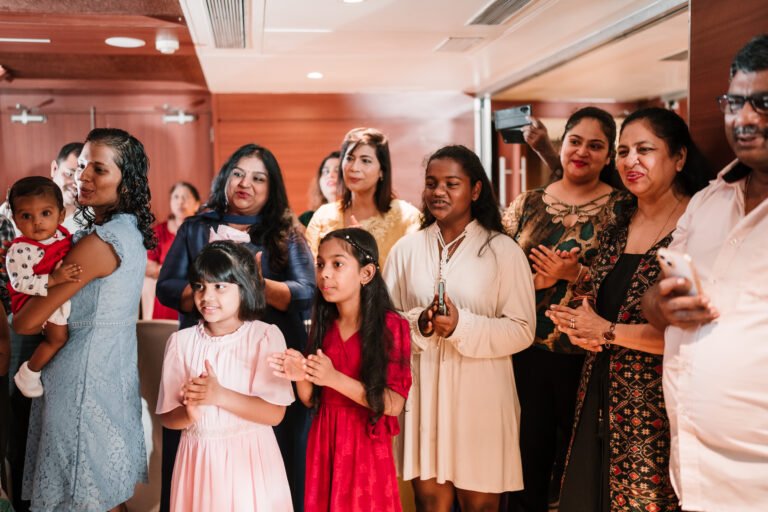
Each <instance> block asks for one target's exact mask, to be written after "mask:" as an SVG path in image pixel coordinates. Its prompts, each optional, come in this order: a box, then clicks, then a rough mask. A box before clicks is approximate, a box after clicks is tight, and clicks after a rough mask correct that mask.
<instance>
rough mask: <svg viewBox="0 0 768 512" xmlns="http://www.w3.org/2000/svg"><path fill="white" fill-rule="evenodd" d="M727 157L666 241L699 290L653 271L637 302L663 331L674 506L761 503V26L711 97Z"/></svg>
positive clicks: (765, 100) (766, 358)
mask: <svg viewBox="0 0 768 512" xmlns="http://www.w3.org/2000/svg"><path fill="white" fill-rule="evenodd" d="M718 102H719V104H720V108H721V110H722V111H723V114H724V116H725V135H726V138H727V139H728V143H729V144H730V146H731V148H732V149H733V151H734V152H735V154H736V158H737V160H736V161H734V162H733V163H731V164H730V165H728V166H727V167H726V168H725V169H723V171H722V172H720V174H719V175H718V177H717V179H716V180H714V181H713V182H712V183H711V184H710V185H709V186H708V187H707V188H706V189H704V190H702V191H701V192H699V193H698V194H696V195H695V196H694V197H693V199H691V202H690V204H689V205H688V208H687V209H686V212H685V214H684V215H683V216H682V217H681V218H680V221H679V223H678V225H677V229H676V230H675V233H674V240H673V242H672V244H671V245H670V246H669V248H670V249H673V250H676V251H679V252H684V253H688V254H689V255H690V256H691V258H692V260H693V265H694V266H695V268H696V271H697V273H698V277H699V280H700V282H701V285H702V288H703V293H702V294H700V295H695V296H691V295H689V290H690V289H691V283H690V282H689V281H688V280H685V279H680V278H666V279H663V280H662V281H661V282H660V283H659V284H658V285H657V286H656V287H654V288H653V289H651V290H650V291H649V292H648V293H647V294H646V296H645V297H644V298H643V307H644V308H643V310H644V312H645V315H646V317H647V318H648V320H649V321H650V322H651V323H652V324H654V325H655V326H656V327H659V328H662V329H664V328H666V332H665V347H664V377H663V379H664V399H665V401H666V406H667V413H668V415H669V421H670V427H671V462H670V472H671V476H672V484H673V486H674V488H675V491H676V492H677V496H678V497H679V498H680V501H681V505H682V508H683V510H685V511H717V512H735V511H738V512H751V511H754V512H757V511H760V512H765V511H766V510H768V200H766V198H768V34H763V35H760V36H758V37H756V38H754V39H753V40H752V41H750V42H749V43H748V44H747V45H746V46H745V47H743V48H742V49H741V50H739V52H738V54H737V55H736V57H735V58H734V60H733V63H732V64H731V82H730V86H729V88H728V94H725V95H723V96H721V97H720V98H718Z"/></svg>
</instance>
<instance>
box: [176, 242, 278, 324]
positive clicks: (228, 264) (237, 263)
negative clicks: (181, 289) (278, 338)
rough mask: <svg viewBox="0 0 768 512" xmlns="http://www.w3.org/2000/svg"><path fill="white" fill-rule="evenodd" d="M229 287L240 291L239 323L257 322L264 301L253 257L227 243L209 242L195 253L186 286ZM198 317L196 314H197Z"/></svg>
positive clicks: (265, 303)
mask: <svg viewBox="0 0 768 512" xmlns="http://www.w3.org/2000/svg"><path fill="white" fill-rule="evenodd" d="M203 282H205V283H233V284H236V285H237V287H238V289H239V291H240V309H239V312H238V316H239V318H240V320H243V321H246V320H258V319H260V318H261V317H262V315H263V314H264V309H265V308H266V306H267V301H266V299H265V297H264V284H263V282H262V280H261V278H260V276H259V272H258V269H257V268H256V261H255V260H254V258H253V254H251V252H250V251H249V250H248V249H246V248H245V247H244V246H242V245H241V244H238V243H236V242H233V241H231V240H217V241H215V242H211V243H209V244H208V245H206V246H205V247H203V249H202V250H201V251H200V252H199V253H198V255H197V257H195V261H194V262H193V263H192V266H191V267H190V268H189V284H191V285H192V287H193V289H194V287H195V285H196V284H199V283H203ZM198 314H199V312H198Z"/></svg>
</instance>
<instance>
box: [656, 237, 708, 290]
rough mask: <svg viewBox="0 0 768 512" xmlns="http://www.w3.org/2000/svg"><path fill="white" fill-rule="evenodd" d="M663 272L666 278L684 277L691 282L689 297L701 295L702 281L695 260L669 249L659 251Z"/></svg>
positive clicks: (657, 256)
mask: <svg viewBox="0 0 768 512" xmlns="http://www.w3.org/2000/svg"><path fill="white" fill-rule="evenodd" d="M656 258H658V260H659V265H661V270H662V272H664V276H665V277H683V278H685V279H687V280H688V281H690V282H691V290H690V292H688V295H691V296H695V295H698V294H699V293H701V291H702V288H701V281H699V274H698V273H697V272H696V267H695V266H694V265H693V260H692V259H691V257H690V256H688V255H687V254H684V253H681V252H676V251H671V250H669V249H664V248H662V249H659V250H658V252H657V253H656Z"/></svg>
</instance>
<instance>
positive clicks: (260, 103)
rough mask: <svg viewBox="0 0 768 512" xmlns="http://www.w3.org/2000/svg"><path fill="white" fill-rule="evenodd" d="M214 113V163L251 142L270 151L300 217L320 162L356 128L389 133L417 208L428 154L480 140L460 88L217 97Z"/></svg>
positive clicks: (402, 180) (401, 188)
mask: <svg viewBox="0 0 768 512" xmlns="http://www.w3.org/2000/svg"><path fill="white" fill-rule="evenodd" d="M213 111H214V121H213V123H214V133H215V136H214V137H215V140H214V160H215V163H216V167H217V168H218V167H220V166H221V164H223V162H225V161H226V159H227V158H228V157H229V155H231V154H232V152H234V150H236V149H237V148H238V147H240V146H241V145H243V144H246V143H248V142H255V143H257V144H260V145H263V146H265V147H267V148H269V149H270V150H271V151H272V152H273V153H274V154H275V156H276V157H277V159H278V162H279V163H280V167H281V169H282V171H283V174H284V176H285V181H286V187H287V189H288V197H289V200H290V202H291V207H292V208H293V209H294V211H295V212H296V213H297V214H298V213H301V212H302V211H304V210H306V209H307V207H308V194H307V191H308V188H309V184H310V183H311V180H312V179H313V178H314V176H315V173H316V172H317V168H318V166H319V165H320V161H321V160H322V159H323V157H324V156H325V155H327V154H328V153H330V152H331V151H338V149H339V146H340V145H341V141H342V139H343V137H344V135H345V134H346V133H347V131H349V130H350V129H351V128H355V127H358V126H372V127H376V128H378V129H380V130H382V131H383V132H384V133H385V134H387V136H388V137H389V140H390V152H391V154H392V163H393V171H394V172H393V174H394V186H395V189H396V192H397V194H398V196H399V197H401V198H403V199H405V200H407V201H410V202H412V203H414V204H417V205H418V204H420V203H421V198H420V195H421V190H422V188H423V187H422V185H423V171H424V167H423V161H424V158H425V157H426V156H428V155H429V154H430V153H432V152H433V151H435V150H436V149H438V148H440V147H441V146H444V145H446V144H464V145H466V146H468V147H470V148H473V145H474V117H473V100H472V98H470V97H468V96H465V95H463V94H458V93H402V94H381V95H373V94H224V95H214V96H213ZM473 149H474V148H473Z"/></svg>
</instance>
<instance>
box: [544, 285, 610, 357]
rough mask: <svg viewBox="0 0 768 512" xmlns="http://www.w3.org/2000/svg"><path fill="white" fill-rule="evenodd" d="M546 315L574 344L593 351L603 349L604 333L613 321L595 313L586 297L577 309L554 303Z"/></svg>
mask: <svg viewBox="0 0 768 512" xmlns="http://www.w3.org/2000/svg"><path fill="white" fill-rule="evenodd" d="M546 315H547V317H548V318H549V319H550V320H552V322H553V323H554V324H555V326H556V327H557V329H558V330H559V331H560V332H562V333H564V334H567V335H568V338H569V339H570V340H571V343H573V344H574V345H576V346H578V347H581V348H583V349H585V350H590V351H592V352H600V351H602V350H603V347H602V345H603V333H604V332H606V331H608V330H609V329H610V327H611V322H609V321H608V320H606V319H605V318H603V317H601V316H600V315H598V314H597V313H595V310H594V309H592V306H591V305H590V304H589V301H588V300H587V299H586V298H585V299H584V300H583V302H582V305H581V306H579V307H578V308H576V309H574V308H569V307H566V306H561V305H559V304H553V305H552V306H550V309H549V310H548V311H547V312H546Z"/></svg>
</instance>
